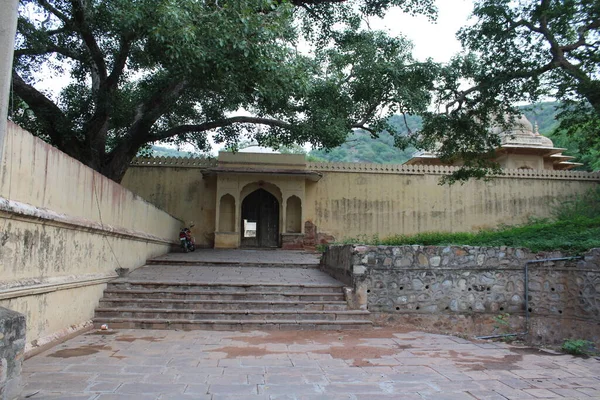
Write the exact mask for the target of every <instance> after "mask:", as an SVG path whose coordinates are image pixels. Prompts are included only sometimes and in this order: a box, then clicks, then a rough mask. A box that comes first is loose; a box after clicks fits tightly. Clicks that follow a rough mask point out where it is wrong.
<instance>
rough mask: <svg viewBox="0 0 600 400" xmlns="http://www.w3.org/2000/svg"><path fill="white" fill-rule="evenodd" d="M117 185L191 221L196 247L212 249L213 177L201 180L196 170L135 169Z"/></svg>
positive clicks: (214, 219) (186, 220) (146, 167)
mask: <svg viewBox="0 0 600 400" xmlns="http://www.w3.org/2000/svg"><path fill="white" fill-rule="evenodd" d="M121 184H122V185H123V186H124V187H126V188H127V189H129V190H131V191H132V192H133V193H135V194H137V195H139V196H141V197H143V198H144V199H146V200H147V201H149V202H150V203H152V204H154V205H155V206H156V207H158V208H160V209H161V210H165V211H166V212H168V213H169V214H171V215H174V216H176V217H177V218H179V219H180V220H182V221H183V222H184V223H185V224H186V226H189V224H190V222H191V221H193V222H194V224H195V226H194V227H193V228H192V234H193V236H194V239H195V241H196V245H197V246H198V247H213V244H214V240H215V238H214V232H215V226H216V225H215V222H216V218H215V212H216V178H215V177H203V175H202V172H201V171H200V169H198V168H187V167H174V166H136V165H133V166H131V167H130V168H129V170H127V173H126V174H125V177H124V178H123V181H122V182H121Z"/></svg>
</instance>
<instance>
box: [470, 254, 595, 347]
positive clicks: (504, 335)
mask: <svg viewBox="0 0 600 400" xmlns="http://www.w3.org/2000/svg"><path fill="white" fill-rule="evenodd" d="M582 258H583V257H581V256H572V257H556V258H542V259H539V260H529V261H526V262H525V268H524V275H525V288H524V289H525V290H524V291H525V332H521V333H504V334H501V335H489V336H476V337H475V339H495V338H501V337H509V336H525V335H528V334H529V320H530V312H529V264H538V263H544V262H551V261H567V260H580V259H582Z"/></svg>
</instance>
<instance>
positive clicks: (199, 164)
mask: <svg viewBox="0 0 600 400" xmlns="http://www.w3.org/2000/svg"><path fill="white" fill-rule="evenodd" d="M278 156H281V155H278ZM256 157H257V158H258V159H259V160H260V157H264V158H265V159H268V157H270V155H268V154H267V155H262V154H261V155H256ZM218 162H219V161H218V160H215V159H212V160H206V159H199V158H177V157H156V158H138V159H135V160H134V161H133V163H132V165H131V167H130V168H129V170H128V171H127V173H126V175H125V177H124V179H123V182H122V184H123V186H125V187H127V188H129V189H130V190H132V191H133V192H134V193H136V194H138V195H140V196H141V197H143V198H145V199H146V200H148V201H149V202H151V203H152V204H154V205H156V206H157V207H159V208H161V209H164V210H166V211H167V212H169V213H170V214H172V215H175V216H177V217H178V218H180V219H182V220H183V221H185V223H186V224H189V222H190V221H194V222H195V224H196V227H195V228H194V235H195V237H196V242H197V243H198V244H199V245H200V246H204V247H213V245H214V233H215V231H217V229H216V219H217V218H216V213H217V202H218V198H217V197H218V190H217V186H218V185H217V180H218V179H221V178H218V177H217V176H215V174H210V173H209V171H210V170H211V169H214V168H215V167H217V166H218V165H219V164H218ZM249 165H250V164H249ZM273 168H276V167H273ZM282 168H283V167H282ZM455 170H456V167H446V166H421V165H386V164H365V163H307V164H306V167H305V171H306V172H310V173H312V174H313V175H314V174H318V175H319V176H320V179H319V180H318V181H313V180H308V179H306V180H298V182H297V183H294V184H296V185H299V186H298V190H299V191H300V192H303V193H304V196H303V197H302V204H301V215H302V223H301V226H302V227H303V228H304V229H303V230H302V232H303V235H300V236H302V237H299V238H296V239H297V240H298V241H300V247H302V246H304V247H307V246H308V247H310V246H314V245H315V244H318V243H328V242H335V241H343V240H344V239H347V238H357V237H358V238H360V237H362V236H367V237H371V236H374V235H378V236H379V237H386V236H392V235H396V234H414V233H419V232H431V231H438V232H439V231H446V232H467V231H476V230H479V229H482V228H493V227H497V226H498V225H500V224H520V223H524V222H527V219H528V218H529V217H538V218H544V217H549V216H550V215H551V212H552V209H553V207H554V205H555V204H556V202H560V201H561V200H565V199H568V198H569V197H571V196H573V195H577V194H582V193H585V192H586V191H587V190H589V189H591V188H593V187H595V186H596V185H598V183H599V182H600V173H588V172H577V171H551V170H503V171H502V175H499V176H495V177H493V178H491V179H490V180H488V181H485V180H470V181H468V182H466V183H464V184H460V183H456V184H454V185H440V184H439V182H440V178H441V177H442V176H443V175H447V174H449V173H451V172H453V171H455ZM254 172H255V174H254V175H253V179H255V180H256V181H257V182H258V183H259V184H260V183H261V182H263V183H265V184H267V183H268V184H273V185H277V184H278V179H280V178H281V177H280V176H276V174H269V172H268V171H265V172H262V173H261V172H260V170H259V169H256V170H255V171H254ZM240 176H242V175H240ZM246 176H248V175H246ZM228 177H230V178H229V179H235V178H236V177H235V176H234V175H231V174H230V175H228ZM301 186H303V187H301ZM280 189H281V188H280ZM301 189H302V190H301ZM235 205H236V207H238V208H239V207H240V201H237V202H236V204H235ZM281 212H282V211H281ZM235 223H239V221H236V222H235Z"/></svg>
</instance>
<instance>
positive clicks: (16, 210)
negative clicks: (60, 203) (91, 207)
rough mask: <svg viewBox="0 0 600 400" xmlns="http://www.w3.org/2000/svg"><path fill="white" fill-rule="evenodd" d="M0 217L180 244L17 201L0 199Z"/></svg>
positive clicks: (135, 238) (160, 242)
mask: <svg viewBox="0 0 600 400" xmlns="http://www.w3.org/2000/svg"><path fill="white" fill-rule="evenodd" d="M0 216H2V217H3V218H7V219H15V220H20V221H26V222H28V221H41V222H42V223H43V224H45V225H51V226H56V227H59V228H66V229H74V230H78V231H85V232H91V233H97V234H100V235H106V236H114V237H120V238H125V239H130V240H137V241H140V242H151V243H158V244H178V241H177V240H175V239H166V238H161V237H158V236H154V235H150V234H148V233H144V232H140V231H134V230H131V229H126V228H123V227H114V226H111V225H106V224H102V223H99V222H96V221H92V220H89V219H86V218H80V217H73V216H71V215H67V214H61V213H58V212H56V211H52V210H49V209H46V208H41V207H36V206H32V205H30V204H26V203H21V202H19V201H15V200H9V199H6V198H4V197H0Z"/></svg>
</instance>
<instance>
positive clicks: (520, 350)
mask: <svg viewBox="0 0 600 400" xmlns="http://www.w3.org/2000/svg"><path fill="white" fill-rule="evenodd" d="M510 351H512V352H513V353H517V354H528V355H534V356H564V354H561V353H551V352H549V351H545V350H543V349H536V348H535V347H511V348H510Z"/></svg>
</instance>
